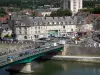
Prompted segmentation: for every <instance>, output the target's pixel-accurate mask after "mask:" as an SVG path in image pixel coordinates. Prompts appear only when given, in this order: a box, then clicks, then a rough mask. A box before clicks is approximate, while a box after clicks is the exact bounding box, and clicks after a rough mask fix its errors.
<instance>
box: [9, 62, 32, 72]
mask: <svg viewBox="0 0 100 75" xmlns="http://www.w3.org/2000/svg"><path fill="white" fill-rule="evenodd" d="M8 71H17V72H21V73H32V72H34V71H32V69H31V63H23V64H16V65H13V66H11V68H10V69H8Z"/></svg>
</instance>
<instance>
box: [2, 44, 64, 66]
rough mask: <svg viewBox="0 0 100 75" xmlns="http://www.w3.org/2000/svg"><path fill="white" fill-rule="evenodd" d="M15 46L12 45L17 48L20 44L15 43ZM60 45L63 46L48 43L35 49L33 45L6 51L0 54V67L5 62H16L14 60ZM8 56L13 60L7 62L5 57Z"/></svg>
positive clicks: (5, 63)
mask: <svg viewBox="0 0 100 75" xmlns="http://www.w3.org/2000/svg"><path fill="white" fill-rule="evenodd" d="M13 45H14V44H13ZM1 46H2V45H1ZM5 46H6V45H3V46H2V48H3V47H5ZM11 46H12V45H11ZM15 46H16V47H14V46H13V47H14V48H17V47H19V46H20V45H15ZM7 47H9V46H7ZM61 47H63V45H59V44H58V45H57V46H53V45H49V46H43V47H41V48H37V49H36V48H34V47H28V48H21V49H19V50H18V51H15V52H12V53H7V54H5V55H2V56H0V67H2V66H4V65H7V64H11V63H13V62H16V61H19V60H22V59H25V58H28V57H31V56H34V55H37V54H41V53H45V52H48V51H51V50H54V49H57V48H61ZM9 56H12V59H13V62H8V60H7V58H8V57H9Z"/></svg>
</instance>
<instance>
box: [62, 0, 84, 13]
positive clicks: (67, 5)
mask: <svg viewBox="0 0 100 75" xmlns="http://www.w3.org/2000/svg"><path fill="white" fill-rule="evenodd" d="M82 7H83V0H63V9H64V10H65V9H70V10H71V11H72V13H73V15H74V14H76V13H77V12H78V10H79V9H82Z"/></svg>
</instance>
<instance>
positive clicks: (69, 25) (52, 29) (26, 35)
mask: <svg viewBox="0 0 100 75" xmlns="http://www.w3.org/2000/svg"><path fill="white" fill-rule="evenodd" d="M78 21H80V22H78ZM78 21H77V17H74V18H73V17H71V16H70V17H34V18H33V17H24V18H22V19H20V20H17V21H16V34H17V39H18V40H35V39H38V38H41V37H49V36H54V37H61V36H66V35H67V34H66V33H72V32H76V30H77V24H78V23H79V24H80V25H84V24H83V22H81V19H80V20H78Z"/></svg>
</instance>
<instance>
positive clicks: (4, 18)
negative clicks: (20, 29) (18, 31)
mask: <svg viewBox="0 0 100 75" xmlns="http://www.w3.org/2000/svg"><path fill="white" fill-rule="evenodd" d="M7 18H8V16H6V17H0V21H2V22H4V21H5V20H7Z"/></svg>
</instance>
